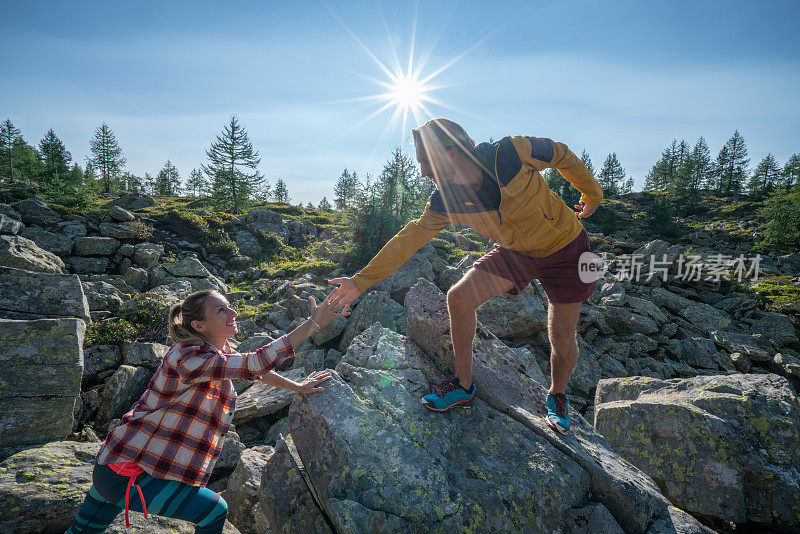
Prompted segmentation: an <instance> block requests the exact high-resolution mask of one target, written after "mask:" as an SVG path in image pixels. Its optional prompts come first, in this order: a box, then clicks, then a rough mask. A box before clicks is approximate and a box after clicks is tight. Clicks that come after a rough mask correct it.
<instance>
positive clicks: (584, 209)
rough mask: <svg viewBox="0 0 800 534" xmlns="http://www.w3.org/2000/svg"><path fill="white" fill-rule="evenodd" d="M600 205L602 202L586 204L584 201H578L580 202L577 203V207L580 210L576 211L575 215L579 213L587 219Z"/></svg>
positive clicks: (582, 217) (579, 215)
mask: <svg viewBox="0 0 800 534" xmlns="http://www.w3.org/2000/svg"><path fill="white" fill-rule="evenodd" d="M599 205H600V204H584V203H583V202H580V201H578V203H577V204H575V209H577V210H580V211H576V212H575V215H577V216H578V217H579V218H581V219H585V218H586V217H588V216H589V215H591V214H592V213H594V210H596V209H597V206H599Z"/></svg>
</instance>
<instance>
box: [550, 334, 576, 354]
mask: <svg viewBox="0 0 800 534" xmlns="http://www.w3.org/2000/svg"><path fill="white" fill-rule="evenodd" d="M549 337H550V345H551V346H552V347H553V349H555V350H556V352H575V351H577V349H578V338H577V337H576V334H575V330H572V331H556V332H553V331H551V332H550V336H549Z"/></svg>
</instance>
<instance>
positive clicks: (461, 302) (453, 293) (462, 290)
mask: <svg viewBox="0 0 800 534" xmlns="http://www.w3.org/2000/svg"><path fill="white" fill-rule="evenodd" d="M470 297H471V296H470V294H469V291H468V290H467V286H466V284H458V283H457V284H455V285H454V286H453V287H451V288H450V289H449V290H448V291H447V305H448V306H449V307H452V306H455V307H456V308H457V309H467V310H468V309H470V308H471V309H473V310H474V309H475V308H477V306H476V305H475V304H474V301H473V299H472V298H470Z"/></svg>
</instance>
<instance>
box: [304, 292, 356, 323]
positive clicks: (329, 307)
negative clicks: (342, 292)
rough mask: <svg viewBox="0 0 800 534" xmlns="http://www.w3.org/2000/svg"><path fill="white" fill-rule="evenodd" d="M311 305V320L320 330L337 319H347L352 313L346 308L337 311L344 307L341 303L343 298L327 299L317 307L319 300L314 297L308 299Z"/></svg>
mask: <svg viewBox="0 0 800 534" xmlns="http://www.w3.org/2000/svg"><path fill="white" fill-rule="evenodd" d="M308 300H309V302H310V303H311V314H310V316H311V318H312V319H313V320H314V322H315V323H317V324H318V325H319V327H320V328H322V327H323V326H325V325H326V324H328V323H330V322H331V321H333V320H334V319H335V318H337V317H347V316H348V315H350V311H349V310H348V309H347V307H345V308H344V309H342V310H340V311H336V310H338V309H339V308H341V307H342V306H343V304H342V303H341V300H342V299H341V296H340V297H337V298H331V297H330V296H329V297H328V298H326V299H325V300H324V301H322V303H320V304H319V305H317V300H316V299H315V298H314V297H308Z"/></svg>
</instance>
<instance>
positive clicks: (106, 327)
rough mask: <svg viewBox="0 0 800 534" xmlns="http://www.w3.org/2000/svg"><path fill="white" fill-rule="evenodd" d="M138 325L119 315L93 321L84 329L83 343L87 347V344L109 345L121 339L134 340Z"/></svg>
mask: <svg viewBox="0 0 800 534" xmlns="http://www.w3.org/2000/svg"><path fill="white" fill-rule="evenodd" d="M140 326H141V325H138V326H137V325H134V324H133V323H131V322H130V321H128V320H126V319H122V318H119V317H113V318H111V319H106V320H103V321H94V322H93V323H92V324H90V325H89V327H88V328H87V329H86V336H85V337H84V341H83V344H84V346H85V347H88V346H89V345H110V344H114V343H119V342H121V341H135V340H136V337H137V334H138V333H139V327H140Z"/></svg>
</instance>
